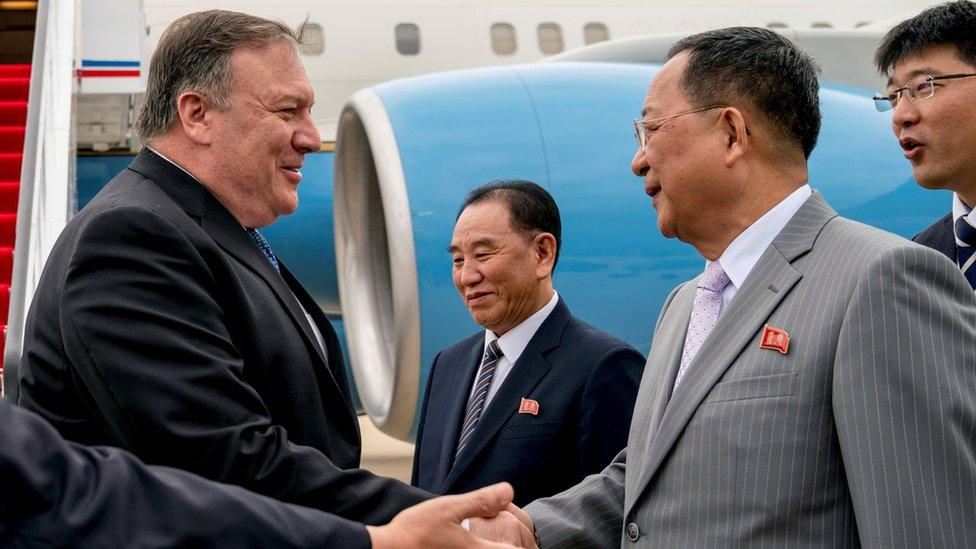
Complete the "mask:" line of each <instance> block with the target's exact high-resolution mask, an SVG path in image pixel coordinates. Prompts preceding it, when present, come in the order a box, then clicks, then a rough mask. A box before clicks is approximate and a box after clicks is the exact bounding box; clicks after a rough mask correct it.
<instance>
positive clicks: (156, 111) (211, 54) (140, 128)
mask: <svg viewBox="0 0 976 549" xmlns="http://www.w3.org/2000/svg"><path fill="white" fill-rule="evenodd" d="M303 30H304V24H303V25H302V26H301V27H300V28H299V29H298V30H297V31H296V30H293V29H291V28H289V27H288V26H287V25H285V24H284V23H282V22H280V21H271V20H269V19H264V18H261V17H255V16H253V15H247V14H245V13H238V12H233V11H223V10H210V11H201V12H197V13H191V14H189V15H185V16H183V17H180V18H179V19H177V20H176V21H173V23H172V24H170V26H169V27H168V28H167V29H166V31H165V32H164V33H163V35H162V37H161V38H160V40H159V45H158V46H157V47H156V51H155V53H153V56H152V60H151V61H150V62H149V76H148V78H147V82H146V95H145V98H144V99H143V102H142V108H141V109H140V110H139V115H138V117H137V118H136V123H135V130H136V134H138V135H139V138H140V139H142V141H143V142H144V143H152V140H153V139H155V138H157V137H160V136H162V135H164V134H166V132H168V131H169V129H170V127H172V125H173V124H174V123H175V122H176V121H177V120H178V119H179V113H178V112H177V104H176V103H177V100H178V99H179V97H180V95H182V94H183V93H184V92H187V91H194V92H198V93H200V94H202V95H204V96H205V97H206V98H207V99H208V100H209V101H210V102H211V103H212V104H213V105H214V106H215V107H217V108H218V109H225V108H227V106H228V95H229V92H230V90H229V87H230V56H231V54H232V53H234V52H235V51H237V50H238V49H241V48H247V47H258V48H259V47H263V46H267V45H269V44H272V43H274V42H277V41H279V40H284V41H286V42H290V43H292V44H294V45H295V46H296V47H297V46H299V45H301V43H302V31H303Z"/></svg>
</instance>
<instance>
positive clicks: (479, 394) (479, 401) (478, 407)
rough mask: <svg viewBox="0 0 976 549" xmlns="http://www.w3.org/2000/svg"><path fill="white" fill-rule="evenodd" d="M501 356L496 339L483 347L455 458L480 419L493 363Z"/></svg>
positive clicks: (493, 370)
mask: <svg viewBox="0 0 976 549" xmlns="http://www.w3.org/2000/svg"><path fill="white" fill-rule="evenodd" d="M501 356H502V351H501V349H499V348H498V340H497V339H496V340H494V341H492V342H491V343H489V344H488V347H487V348H485V356H484V358H482V359H481V368H480V369H478V378H477V381H475V384H474V387H475V388H474V393H472V394H471V398H470V399H469V400H468V408H467V411H466V412H464V423H462V424H461V436H460V438H458V445H457V451H456V452H455V453H454V457H455V458H456V457H457V456H458V455H459V454H460V453H461V450H463V449H464V446H465V445H466V444H467V443H468V441H469V440H470V439H471V434H472V433H474V428H475V427H477V425H478V420H480V419H481V413H482V412H483V411H484V409H485V399H486V398H487V397H488V388H489V387H491V378H492V377H493V376H494V375H495V365H496V364H498V359H499V358H500V357H501Z"/></svg>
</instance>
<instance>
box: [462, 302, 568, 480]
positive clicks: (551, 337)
mask: <svg viewBox="0 0 976 549" xmlns="http://www.w3.org/2000/svg"><path fill="white" fill-rule="evenodd" d="M569 319H570V313H569V308H568V307H567V306H566V304H565V303H563V300H562V298H560V299H559V301H558V302H557V303H556V308H555V309H553V311H552V313H550V314H549V317H548V318H546V320H545V321H544V322H543V323H542V325H541V326H540V327H539V329H538V330H537V331H536V333H535V335H534V336H532V339H531V340H529V344H528V345H527V346H526V347H525V350H524V351H522V354H521V356H519V358H518V360H517V361H516V362H515V364H514V365H513V366H512V370H511V371H510V372H509V373H508V376H507V377H506V378H505V381H504V382H503V383H502V385H501V387H499V389H498V392H497V393H495V396H494V397H493V398H492V399H491V402H490V403H489V404H488V407H487V408H485V412H484V415H482V416H481V419H480V420H479V421H478V426H477V427H475V431H474V433H473V434H472V436H471V441H470V442H468V444H467V446H465V448H464V451H462V452H461V454H460V455H458V456H457V461H456V462H455V463H454V467H452V468H451V472H450V473H449V474H448V476H447V478H446V479H444V486H443V489H444V491H445V492H446V491H447V490H449V489H450V487H451V484H452V483H454V481H455V480H457V478H458V477H459V476H460V475H461V474H462V473H463V472H464V471H465V469H467V468H468V466H470V465H471V463H472V462H473V461H474V459H475V457H477V456H478V454H479V453H481V452H482V451H483V450H485V447H486V446H487V444H488V441H490V440H491V439H492V438H493V437H494V436H495V434H496V433H498V431H499V429H501V428H502V426H503V425H505V423H506V422H507V421H508V420H509V418H511V417H512V416H514V415H515V414H517V413H518V408H519V402H520V401H521V399H522V398H523V397H525V396H527V395H529V394H530V393H531V392H532V390H533V389H534V388H535V386H536V385H538V384H539V381H541V380H542V378H543V377H544V376H545V374H546V372H548V371H549V367H550V366H549V361H547V360H546V359H545V357H544V356H543V355H544V354H545V353H546V352H547V351H549V350H550V349H552V348H553V347H556V346H557V345H559V341H560V339H561V338H562V333H563V330H564V329H565V328H566V323H567V322H569ZM469 388H470V386H469ZM465 395H467V392H465ZM465 400H467V399H465Z"/></svg>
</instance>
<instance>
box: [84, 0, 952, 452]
mask: <svg viewBox="0 0 976 549" xmlns="http://www.w3.org/2000/svg"><path fill="white" fill-rule="evenodd" d="M91 1H92V2H96V1H97V0H91ZM760 4H761V5H762V6H764V7H763V9H761V10H760V9H758V7H757V9H748V8H749V6H759V5H760ZM769 4H770V3H769V2H753V1H751V0H750V1H747V2H740V3H737V4H736V7H734V8H730V7H723V6H724V5H723V6H713V5H706V3H702V4H701V5H700V6H698V7H697V8H695V5H694V4H692V5H689V4H683V5H682V7H681V8H680V9H679V8H675V7H673V4H672V5H671V7H668V5H667V4H666V3H663V2H659V3H653V4H651V5H648V3H647V2H641V3H638V2H628V1H623V0H621V1H619V2H616V3H615V4H614V5H613V6H611V7H607V6H605V5H599V6H597V5H595V4H585V3H582V2H554V1H552V2H550V1H548V0H547V1H542V0H539V1H538V2H536V3H534V4H533V5H532V6H530V7H527V6H523V5H521V3H516V2H511V1H508V2H501V1H499V2H495V3H490V4H489V3H474V2H463V3H462V2H457V3H450V4H448V3H444V2H437V1H435V0H430V1H427V2H419V1H417V2H410V3H404V5H403V6H400V5H397V6H393V5H391V4H390V3H384V4H380V3H378V2H357V3H351V2H350V3H337V2H317V3H316V4H315V6H312V5H311V3H310V2H298V1H294V2H292V3H290V4H288V5H285V6H276V7H274V8H271V7H269V6H267V5H266V4H263V3H260V2H257V1H252V2H243V1H238V2H230V1H226V2H211V3H209V5H211V6H214V7H218V6H219V7H225V8H237V9H245V8H246V10H247V11H250V12H252V13H255V14H257V15H270V16H274V17H279V18H282V19H285V20H286V21H287V20H288V17H289V16H292V15H294V17H293V18H294V19H295V21H294V22H292V23H300V22H301V21H302V20H304V18H305V17H306V16H307V17H308V22H309V23H310V24H315V23H319V22H328V23H319V24H320V25H322V27H323V34H324V36H325V47H324V50H323V53H322V54H321V63H319V58H313V57H314V56H309V55H306V56H305V57H304V60H305V63H306V67H307V68H308V70H309V73H310V78H311V79H312V81H313V84H314V85H315V86H316V91H317V94H319V103H320V104H321V103H324V104H325V106H324V108H319V109H317V110H320V111H324V112H323V113H322V115H321V116H322V118H320V119H319V120H318V124H319V126H320V129H322V130H323V135H324V136H326V139H327V143H326V150H325V151H324V152H322V153H317V154H314V155H310V156H309V157H308V158H307V159H306V166H305V169H304V170H303V171H304V178H303V181H304V183H303V184H302V186H301V187H300V189H299V197H300V203H301V206H300V207H299V209H298V211H297V212H296V213H295V214H293V215H292V216H289V217H287V218H284V219H282V220H280V221H279V222H278V223H276V224H275V225H273V226H271V227H268V228H267V229H266V230H265V231H264V232H265V235H266V236H267V237H268V239H269V240H270V241H271V243H272V246H273V247H274V248H275V250H276V253H278V255H280V256H281V257H282V258H283V259H284V261H285V262H286V263H288V264H289V265H290V266H291V267H292V269H293V270H294V271H295V272H296V273H297V274H298V276H299V277H300V278H301V279H302V280H303V283H305V284H306V286H307V287H308V288H309V290H310V291H311V292H312V293H313V295H314V296H315V297H316V299H317V301H318V302H319V304H320V305H321V306H322V308H323V310H325V311H326V312H327V313H328V314H329V315H330V317H331V318H332V319H333V321H334V322H335V323H336V325H337V328H339V330H340V331H341V332H342V333H343V334H344V338H345V347H346V350H347V356H348V357H349V363H350V366H351V369H352V372H353V378H354V379H355V383H356V388H357V390H358V395H359V399H360V404H361V406H362V409H363V410H364V411H365V412H366V413H368V415H369V416H370V418H371V419H372V420H373V422H375V423H376V425H377V426H379V428H380V429H381V430H383V432H385V433H387V434H390V435H392V436H394V437H396V438H400V439H403V440H409V439H410V438H411V437H412V435H413V433H414V430H415V424H414V422H415V413H414V412H415V410H416V407H417V400H418V395H419V394H420V393H421V391H422V390H423V386H424V382H425V380H426V375H427V369H428V368H429V364H430V361H431V359H432V357H433V355H434V353H436V352H437V351H438V350H439V349H441V348H443V347H445V346H447V345H448V344H450V343H453V342H454V341H457V340H459V339H461V338H462V337H465V336H467V335H469V334H470V333H472V332H474V331H475V330H477V329H478V327H477V326H476V325H475V324H474V323H473V322H472V321H471V320H470V318H469V316H468V314H467V311H466V310H465V309H464V307H463V305H462V304H461V302H460V300H459V298H458V297H457V295H456V290H455V289H454V287H453V284H452V282H451V276H450V260H449V257H448V256H447V254H446V253H445V252H444V248H445V246H446V244H447V242H448V240H449V239H450V235H451V230H452V227H453V222H454V213H455V211H456V208H457V206H458V205H459V204H460V202H461V200H462V199H463V196H464V194H465V193H466V192H467V191H468V190H469V189H471V188H472V187H474V186H476V185H478V184H481V183H484V182H486V181H489V180H492V179H499V178H525V179H531V180H534V181H536V182H538V183H540V184H542V185H543V186H545V187H546V188H547V189H549V190H550V192H552V194H553V195H554V197H555V198H556V200H557V202H558V203H559V205H560V208H561V210H562V217H563V226H564V231H565V232H564V249H563V251H562V253H561V261H560V265H559V268H558V269H557V271H556V273H555V283H556V288H557V290H558V291H559V292H560V294H561V295H562V296H563V297H564V298H565V299H566V300H567V302H568V303H569V304H570V305H571V306H572V307H573V310H574V313H576V314H577V315H579V316H580V317H582V318H584V319H585V320H587V321H588V322H591V323H593V324H595V325H597V326H599V327H601V328H603V329H605V330H606V331H608V332H610V333H612V334H614V335H617V336H618V337H621V338H622V339H624V340H626V341H628V342H629V343H630V344H632V345H633V346H635V347H636V348H637V349H642V350H646V349H648V348H649V345H650V337H651V331H652V329H653V323H654V319H655V318H656V315H657V311H658V310H659V308H660V306H661V304H662V302H663V299H664V297H665V296H666V295H667V293H668V292H669V291H670V289H671V288H673V287H674V286H675V285H676V284H678V283H679V282H681V281H683V280H686V279H689V278H691V277H693V276H694V275H695V274H697V273H698V272H699V271H700V269H701V260H700V258H699V257H698V256H697V254H696V253H695V251H694V250H693V249H692V248H690V247H689V246H687V245H685V244H682V243H680V242H678V241H675V240H665V239H664V238H663V237H661V236H660V235H659V234H658V233H657V230H656V228H655V217H654V213H653V209H652V208H651V206H650V201H649V200H648V199H647V197H646V196H644V194H643V189H642V185H641V183H640V181H639V180H638V179H637V178H635V177H634V176H633V175H632V174H630V173H629V160H630V157H631V155H632V154H633V152H634V148H635V144H634V141H633V139H634V138H633V127H632V125H631V123H630V122H631V120H632V119H633V118H634V115H635V111H637V110H639V108H640V104H641V102H642V100H643V97H644V93H645V90H646V86H647V83H648V81H649V80H650V78H651V77H652V75H653V74H654V71H655V70H656V68H657V66H658V64H659V63H660V62H661V61H662V58H661V52H662V51H666V46H667V45H668V44H670V42H671V41H673V40H674V39H676V37H679V36H681V35H683V34H687V33H689V32H692V31H695V30H700V29H702V28H704V27H709V26H712V27H714V26H724V25H728V24H732V23H736V24H761V25H766V26H774V27H777V28H779V30H780V31H781V32H784V33H786V34H787V35H788V36H790V37H791V38H793V39H794V40H796V41H797V42H798V43H800V44H801V45H802V46H803V47H806V48H808V49H810V51H812V52H814V53H815V54H816V55H817V56H818V58H821V59H822V63H823V64H824V67H825V77H826V79H827V80H829V81H833V82H836V83H829V82H825V84H824V89H823V93H822V104H823V110H824V125H823V130H822V133H821V138H820V144H819V145H818V147H817V149H816V150H815V151H814V154H813V157H812V158H811V183H812V184H813V186H814V187H815V188H817V189H819V190H820V191H822V192H823V193H824V195H825V196H826V197H827V199H828V200H829V201H830V202H831V203H832V204H833V205H834V206H835V207H836V208H837V209H838V210H839V212H840V213H841V214H842V215H846V216H848V217H852V218H854V219H857V220H860V221H863V222H866V223H869V224H872V225H876V226H879V227H882V228H884V229H887V230H890V231H893V232H896V233H898V234H901V235H903V236H908V237H910V236H912V235H913V234H914V233H915V232H916V231H918V230H920V229H921V228H923V227H924V226H925V225H926V223H927V222H928V221H930V220H931V219H934V218H935V217H936V216H937V214H939V213H940V212H943V211H944V210H945V208H946V207H947V204H948V203H949V199H948V197H947V196H946V195H944V194H939V193H931V192H923V191H920V190H918V189H917V188H916V186H915V184H914V183H913V181H912V177H911V172H910V169H909V167H908V165H907V163H906V162H905V161H904V160H903V159H902V158H901V153H900V149H899V147H898V145H897V143H896V142H895V140H894V139H893V138H892V136H891V135H890V129H889V124H890V119H889V118H888V115H885V114H882V113H877V112H876V111H875V110H874V107H873V106H872V104H871V100H870V95H871V92H870V90H868V89H867V87H869V86H870V85H871V84H872V82H873V81H875V80H876V79H877V76H876V75H875V74H874V70H873V68H872V67H871V66H870V62H869V59H870V52H871V51H872V50H873V47H874V45H875V44H876V43H877V40H878V39H879V38H880V36H881V33H883V31H884V29H877V28H870V25H869V24H867V25H861V27H863V28H861V29H858V28H856V27H857V26H858V25H860V24H861V23H870V21H872V20H874V19H876V18H877V17H878V16H881V15H884V16H889V17H891V16H893V15H894V14H896V13H899V12H903V11H907V10H912V9H919V8H921V7H922V4H920V3H918V2H907V1H905V2H888V3H885V4H883V5H882V4H881V3H880V2H864V3H861V4H860V5H856V6H850V5H848V4H841V3H839V2H837V3H835V4H836V5H834V6H833V8H830V9H827V8H825V7H824V6H823V5H819V6H817V7H810V6H808V5H806V3H802V2H779V3H774V5H773V6H769ZM87 5H91V4H87ZM113 5H115V4H114V3H113ZM383 6H385V7H383ZM689 6H691V7H690V8H689ZM400 8H403V9H402V10H401V9H400ZM116 9H121V8H118V7H116ZM197 9H199V6H198V5H196V4H192V3H190V2H177V1H168V2H167V1H163V0H146V2H145V12H144V14H143V15H142V16H143V17H145V22H146V26H147V27H148V38H147V39H145V40H144V41H143V42H144V43H143V44H142V45H141V46H140V48H142V51H143V52H144V53H142V54H140V56H141V57H140V59H147V58H148V56H147V52H149V51H151V44H152V43H153V40H154V38H155V39H156V40H158V33H159V32H160V30H161V28H162V27H163V25H164V24H165V23H166V22H168V21H171V20H172V19H173V18H175V17H177V16H178V15H181V14H182V13H186V12H189V11H194V10H197ZM791 10H792V11H791ZM825 13H830V14H831V17H833V19H826V18H823V14H825ZM818 14H819V16H818ZM357 22H358V23H361V24H362V26H361V27H355V26H354V24H355V23H357ZM373 22H375V23H376V25H375V26H370V23H373ZM418 22H419V23H418ZM438 22H440V23H442V24H443V27H444V28H443V29H441V30H437V28H438V27H437V24H438ZM333 23H334V24H335V25H336V26H332V25H333ZM407 23H410V24H414V25H416V26H417V27H418V28H419V32H420V33H421V34H420V42H419V43H420V46H419V48H420V49H419V51H418V53H417V54H404V53H401V52H398V51H397V44H396V38H397V31H396V28H397V25H400V24H407ZM502 23H505V24H510V25H511V26H513V27H517V31H516V34H515V36H516V39H515V41H516V43H517V44H520V46H516V50H515V52H513V53H511V54H504V55H503V54H497V53H496V51H495V50H494V46H493V41H492V37H493V36H496V37H497V36H499V33H498V32H494V33H493V32H492V26H493V25H496V24H502ZM550 23H555V24H558V25H559V26H560V28H561V29H565V34H564V35H563V49H565V48H567V47H573V46H579V45H583V42H585V41H586V34H585V32H586V31H585V28H586V27H585V25H586V24H589V23H600V24H602V25H604V26H605V28H606V29H607V33H606V34H607V37H608V38H610V40H607V41H594V43H593V44H591V45H589V46H587V47H584V48H582V49H577V50H573V51H570V52H566V53H562V54H561V55H557V54H556V49H555V48H553V49H552V50H551V51H553V54H552V56H550V57H549V59H548V60H547V61H545V62H536V61H538V60H539V59H541V58H542V57H544V55H543V53H542V51H543V50H542V47H541V46H542V42H540V41H538V40H536V39H537V38H538V37H537V36H535V35H538V34H539V33H540V29H541V28H542V25H543V24H550ZM821 23H823V24H821ZM814 24H816V25H814ZM827 24H829V25H831V26H833V27H835V28H832V29H830V28H826V25H827ZM649 25H650V26H649ZM784 26H785V27H786V28H783V27H784ZM798 26H802V28H797V27H798ZM812 26H816V28H809V27H812ZM839 27H843V28H839ZM83 28H84V26H83ZM545 28H548V29H549V30H548V31H545V32H549V31H551V30H552V28H551V27H545ZM570 28H573V29H577V31H576V33H575V34H574V35H573V36H571V33H570V32H569V30H568V29H570ZM353 29H359V30H358V31H356V32H353ZM391 29H392V30H391ZM373 30H375V31H376V32H377V34H375V35H374V34H371V32H372V31H373ZM648 30H651V31H654V30H658V31H661V30H664V31H668V34H667V35H660V34H658V35H652V36H645V37H637V36H636V35H638V34H641V33H644V32H646V31H648ZM143 31H145V29H143ZM88 34H89V35H90V33H88ZM594 35H595V33H594ZM83 38H84V37H83ZM346 38H348V39H349V40H348V41H346V40H345V39H346ZM440 48H443V49H440ZM83 50H84V48H83ZM408 51H412V50H408ZM333 53H334V54H335V57H336V59H335V60H334V61H328V62H327V58H328V56H329V55H331V54H333ZM374 54H375V55H381V54H382V55H386V56H387V57H389V59H387V60H383V61H377V62H376V64H377V67H378V68H377V67H373V66H372V65H371V62H368V61H364V59H367V58H368V59H371V57H369V55H374ZM426 54H429V57H425V55H426ZM83 55H84V54H83ZM411 56H414V57H411ZM506 56H507V57H506ZM520 56H525V57H524V58H523V57H520ZM401 59H402V60H403V64H401V65H398V64H396V63H395V61H396V60H401ZM414 61H416V62H414ZM513 61H528V62H527V63H520V64H511V63H512V62H513ZM329 62H332V63H334V64H333V65H329V64H328V63H329ZM139 63H140V64H139V65H138V66H140V67H141V66H145V65H144V64H143V63H142V61H139ZM464 66H480V67H479V68H468V69H460V70H450V71H448V72H436V73H433V74H424V75H420V76H409V77H405V78H395V79H393V80H391V81H385V82H382V83H376V82H379V81H380V80H387V79H388V78H391V77H401V76H405V75H414V74H419V73H421V72H426V71H429V70H443V69H458V68H459V67H464ZM326 67H328V68H326ZM92 70H101V69H92ZM104 70H105V71H110V70H116V69H113V68H112V67H111V66H105V67H104ZM119 70H129V71H130V72H131V68H126V67H125V66H122V69H119ZM344 71H345V72H344ZM865 75H867V76H865ZM98 78H101V79H102V80H100V82H108V81H109V80H111V79H112V78H115V77H108V78H105V77H93V78H92V79H93V80H94V79H98ZM125 78H130V79H131V78H136V80H138V78H139V76H138V75H137V76H136V77H132V76H122V77H118V79H125ZM85 79H86V77H83V76H82V77H81V80H82V82H81V90H82V91H84V90H85ZM343 79H345V80H344V81H346V82H347V83H349V87H348V88H342V87H341V83H342V82H341V81H342V80H343ZM333 86H335V88H334V89H336V90H342V91H336V92H335V94H336V96H335V97H333V96H330V95H329V94H330V93H333V92H332V91H331V89H332V87H333ZM363 86H365V87H363ZM359 88H362V89H359ZM356 89H358V91H355V93H351V92H353V91H354V90H356ZM349 93H351V97H347V96H345V95H343V96H342V97H341V98H339V99H337V98H336V97H338V96H339V95H342V94H349ZM107 95H111V94H107ZM116 95H120V96H122V97H125V109H124V110H123V111H122V112H124V113H125V116H131V109H132V108H133V107H134V105H135V104H136V101H137V99H134V98H133V95H134V94H133V93H117V94H116ZM323 98H324V99H323ZM329 105H332V106H334V111H331V112H332V114H330V110H329ZM106 111H107V112H110V113H111V114H113V115H114V116H116V117H117V116H118V114H119V112H118V109H116V110H115V111H112V109H106ZM81 118H82V115H81V106H80V104H79V119H81ZM84 120H85V121H86V123H88V122H90V121H91V120H92V117H91V116H88V115H86V116H85V117H84ZM330 128H332V130H331V131H333V132H334V139H333V140H329V136H330V133H329V132H330ZM82 133H83V132H82V130H81V129H80V128H79V129H78V134H79V141H78V142H79V145H81V146H84V142H83V140H82V139H81V134H82ZM128 140H129V137H128V136H125V137H124V138H123V139H122V140H121V141H111V142H110V143H109V144H119V143H121V144H123V145H125V146H128V145H130V144H131V143H130V142H129V141H128ZM89 144H91V143H89ZM102 144H103V145H104V144H105V143H102ZM130 160H131V155H130V154H119V153H118V152H115V153H112V154H92V153H80V154H79V156H78V158H77V163H76V170H77V195H76V198H77V203H78V206H79V207H81V206H83V205H84V203H85V202H87V200H88V199H90V198H91V196H93V195H94V194H95V192H97V190H98V189H99V188H100V187H101V185H103V184H104V183H105V182H107V181H108V179H110V178H111V177H112V176H113V175H114V174H115V173H117V172H118V171H119V170H121V169H122V167H124V166H125V165H126V164H127V163H128V162H129V161H130Z"/></svg>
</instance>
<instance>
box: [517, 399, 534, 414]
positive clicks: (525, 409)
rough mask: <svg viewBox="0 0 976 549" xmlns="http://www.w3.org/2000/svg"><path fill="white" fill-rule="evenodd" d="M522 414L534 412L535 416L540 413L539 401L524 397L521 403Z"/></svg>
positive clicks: (520, 411)
mask: <svg viewBox="0 0 976 549" xmlns="http://www.w3.org/2000/svg"><path fill="white" fill-rule="evenodd" d="M518 413H520V414H532V415H534V416H537V415H539V403H538V402H536V401H534V400H532V399H531V398H523V399H522V402H521V403H519V412H518Z"/></svg>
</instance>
